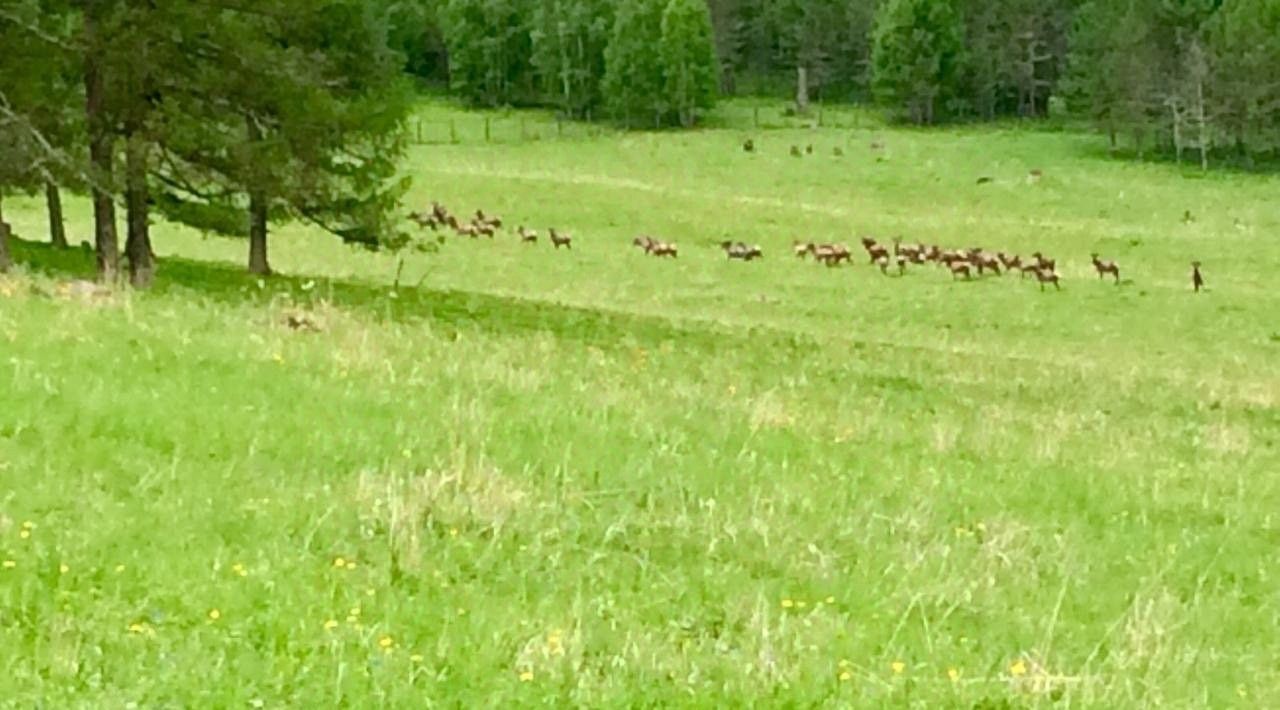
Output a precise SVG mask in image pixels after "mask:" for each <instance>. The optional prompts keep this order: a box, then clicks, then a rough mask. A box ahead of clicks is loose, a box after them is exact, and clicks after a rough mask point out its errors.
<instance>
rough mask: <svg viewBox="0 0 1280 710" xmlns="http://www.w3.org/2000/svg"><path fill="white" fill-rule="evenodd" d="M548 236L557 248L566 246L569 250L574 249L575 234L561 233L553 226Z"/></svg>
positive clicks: (548, 231)
mask: <svg viewBox="0 0 1280 710" xmlns="http://www.w3.org/2000/svg"><path fill="white" fill-rule="evenodd" d="M547 238H548V239H550V240H551V244H552V245H553V246H554V247H555V248H556V249H559V248H560V247H564V248H565V249H569V250H572V249H573V236H572V235H570V234H560V233H559V232H557V231H556V230H555V227H551V228H550V229H548V230H547Z"/></svg>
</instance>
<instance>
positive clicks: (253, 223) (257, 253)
mask: <svg viewBox="0 0 1280 710" xmlns="http://www.w3.org/2000/svg"><path fill="white" fill-rule="evenodd" d="M249 273H251V274H257V275H259V276H270V275H271V265H270V264H269V263H268V262H267V200H266V197H265V196H263V194H262V193H261V192H259V191H254V192H253V193H252V194H250V195H249Z"/></svg>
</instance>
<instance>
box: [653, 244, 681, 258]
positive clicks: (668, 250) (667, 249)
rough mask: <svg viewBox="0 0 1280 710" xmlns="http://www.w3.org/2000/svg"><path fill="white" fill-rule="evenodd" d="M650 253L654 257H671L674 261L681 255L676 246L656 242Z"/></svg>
mask: <svg viewBox="0 0 1280 710" xmlns="http://www.w3.org/2000/svg"><path fill="white" fill-rule="evenodd" d="M649 253H650V254H653V255H654V256H669V257H671V258H672V259H675V258H676V257H678V256H679V255H680V250H679V249H678V248H677V247H676V245H675V244H668V243H667V242H658V241H655V242H654V243H653V246H652V248H651V249H650V252H649Z"/></svg>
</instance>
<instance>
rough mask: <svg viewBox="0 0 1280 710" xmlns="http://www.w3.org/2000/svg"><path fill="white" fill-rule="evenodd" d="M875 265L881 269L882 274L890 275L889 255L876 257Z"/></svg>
mask: <svg viewBox="0 0 1280 710" xmlns="http://www.w3.org/2000/svg"><path fill="white" fill-rule="evenodd" d="M875 265H876V266H878V267H880V273H882V274H885V275H888V274H889V255H888V254H881V255H880V256H878V257H876V259H875Z"/></svg>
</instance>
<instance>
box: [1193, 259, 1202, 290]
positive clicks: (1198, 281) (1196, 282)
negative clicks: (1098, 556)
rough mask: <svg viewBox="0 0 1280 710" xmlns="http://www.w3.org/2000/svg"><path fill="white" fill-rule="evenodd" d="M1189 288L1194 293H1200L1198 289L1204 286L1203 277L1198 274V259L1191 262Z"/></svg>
mask: <svg viewBox="0 0 1280 710" xmlns="http://www.w3.org/2000/svg"><path fill="white" fill-rule="evenodd" d="M1191 288H1192V289H1194V290H1195V292H1196V293H1200V290H1201V289H1203V288H1204V277H1203V276H1201V275H1200V262H1198V261H1193V262H1191Z"/></svg>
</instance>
